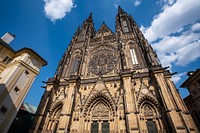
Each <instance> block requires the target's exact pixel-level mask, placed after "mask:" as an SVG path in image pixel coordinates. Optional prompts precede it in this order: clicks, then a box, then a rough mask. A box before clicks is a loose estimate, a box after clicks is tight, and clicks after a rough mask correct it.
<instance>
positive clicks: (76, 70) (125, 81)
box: [31, 7, 198, 133]
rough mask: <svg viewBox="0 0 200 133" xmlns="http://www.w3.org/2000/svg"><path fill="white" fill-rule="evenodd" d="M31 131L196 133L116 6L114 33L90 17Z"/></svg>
mask: <svg viewBox="0 0 200 133" xmlns="http://www.w3.org/2000/svg"><path fill="white" fill-rule="evenodd" d="M45 88H46V90H45V92H44V94H43V97H42V98H41V102H40V105H39V107H38V110H37V114H36V116H35V123H34V125H33V127H32V129H31V131H32V132H34V133H40V132H43V133H47V132H58V133H156V132H157V133H158V132H159V133H165V132H168V133H175V132H179V133H188V132H194V133H197V132H198V130H197V129H196V127H195V125H194V122H193V120H192V118H191V115H190V114H189V112H188V109H187V108H186V106H185V104H184V103H183V100H182V99H181V97H180V95H179V93H178V91H177V90H176V88H175V86H174V84H173V82H172V81H171V74H170V72H169V71H167V70H165V69H164V68H163V67H162V66H161V64H160V63H159V61H158V58H157V55H156V53H155V52H154V51H153V49H152V47H151V46H150V45H149V43H148V42H147V40H146V39H145V38H144V36H143V34H142V32H141V31H140V29H139V28H138V26H137V24H136V22H135V21H134V19H133V18H132V17H131V16H129V15H128V14H127V13H126V12H124V11H123V10H122V9H121V8H120V7H119V9H118V14H117V16H116V30H115V33H114V32H112V31H111V30H110V29H109V28H108V27H107V25H106V24H105V23H103V24H102V25H101V27H100V28H99V29H98V31H95V29H94V24H93V20H92V14H90V16H89V17H88V18H87V19H86V20H85V21H84V22H83V24H82V26H81V27H80V28H78V30H77V31H76V33H75V34H74V36H73V38H72V41H71V42H70V45H69V47H68V49H67V50H66V52H65V54H64V55H63V57H62V59H61V61H60V63H59V66H58V68H57V71H56V74H55V76H54V77H53V78H50V79H49V80H48V81H47V82H46V86H45Z"/></svg>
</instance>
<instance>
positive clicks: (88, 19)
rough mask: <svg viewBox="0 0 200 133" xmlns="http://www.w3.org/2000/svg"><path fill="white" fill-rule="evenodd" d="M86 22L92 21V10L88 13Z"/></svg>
mask: <svg viewBox="0 0 200 133" xmlns="http://www.w3.org/2000/svg"><path fill="white" fill-rule="evenodd" d="M86 21H87V22H93V20H92V12H91V13H90V15H89V17H88V18H87V19H86Z"/></svg>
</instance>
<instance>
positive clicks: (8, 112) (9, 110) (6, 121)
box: [0, 83, 21, 133]
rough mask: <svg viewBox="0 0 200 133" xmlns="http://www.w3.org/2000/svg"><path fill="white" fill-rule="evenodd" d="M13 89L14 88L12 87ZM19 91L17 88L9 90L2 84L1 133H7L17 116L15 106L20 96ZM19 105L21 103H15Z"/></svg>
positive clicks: (0, 89)
mask: <svg viewBox="0 0 200 133" xmlns="http://www.w3.org/2000/svg"><path fill="white" fill-rule="evenodd" d="M11 88H13V87H11ZM17 91H19V90H16V89H15V88H13V89H11V90H8V88H7V87H6V86H5V84H3V83H1V84H0V132H1V133H7V131H8V129H9V127H10V125H11V123H12V121H13V119H14V118H15V116H16V114H17V107H16V106H15V105H14V101H15V100H16V97H17V96H18V92H17ZM15 102H16V103H17V104H21V103H19V102H20V101H17V100H16V101H15Z"/></svg>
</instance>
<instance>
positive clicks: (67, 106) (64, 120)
mask: <svg viewBox="0 0 200 133" xmlns="http://www.w3.org/2000/svg"><path fill="white" fill-rule="evenodd" d="M75 92H76V82H71V83H69V87H68V93H67V97H66V98H65V101H64V105H63V108H62V111H61V114H60V121H59V123H60V124H59V126H58V132H59V133H68V132H69V128H70V120H71V118H72V107H73V104H74V99H75Z"/></svg>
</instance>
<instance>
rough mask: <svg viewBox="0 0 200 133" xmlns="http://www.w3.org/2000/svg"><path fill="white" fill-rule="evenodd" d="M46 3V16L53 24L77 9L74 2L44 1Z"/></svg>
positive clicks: (64, 0) (70, 0)
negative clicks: (73, 9)
mask: <svg viewBox="0 0 200 133" xmlns="http://www.w3.org/2000/svg"><path fill="white" fill-rule="evenodd" d="M44 2H45V6H44V11H45V15H46V16H47V17H48V18H49V19H50V20H51V21H53V22H54V21H56V20H58V19H62V18H64V17H65V15H66V13H69V12H71V9H72V8H74V7H75V5H74V3H73V0H44Z"/></svg>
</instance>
